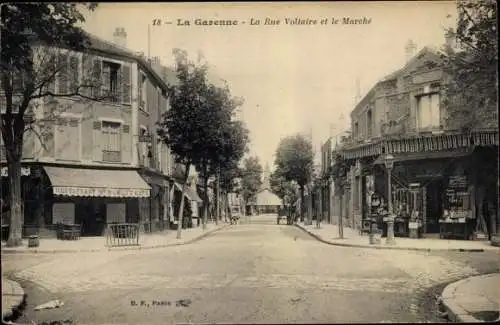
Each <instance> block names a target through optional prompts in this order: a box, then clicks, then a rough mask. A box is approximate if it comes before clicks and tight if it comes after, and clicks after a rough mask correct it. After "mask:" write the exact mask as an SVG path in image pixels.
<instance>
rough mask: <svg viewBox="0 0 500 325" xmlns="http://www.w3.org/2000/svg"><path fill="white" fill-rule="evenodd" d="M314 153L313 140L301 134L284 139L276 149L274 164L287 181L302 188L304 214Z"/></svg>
mask: <svg viewBox="0 0 500 325" xmlns="http://www.w3.org/2000/svg"><path fill="white" fill-rule="evenodd" d="M313 159H314V154H313V150H312V144H311V142H310V141H309V140H308V139H307V138H305V137H304V136H303V135H301V134H297V135H293V136H289V137H286V138H284V139H282V140H281V141H280V143H279V145H278V148H277V149H276V158H275V162H274V164H275V165H276V168H277V169H278V170H279V171H280V174H281V175H282V176H283V178H284V179H285V180H286V181H295V182H296V183H297V184H298V186H299V188H300V198H301V200H300V201H301V214H302V215H304V208H305V206H304V190H305V186H306V185H307V184H308V183H309V181H310V180H311V176H312V172H313Z"/></svg>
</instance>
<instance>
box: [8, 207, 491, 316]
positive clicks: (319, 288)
mask: <svg viewBox="0 0 500 325" xmlns="http://www.w3.org/2000/svg"><path fill="white" fill-rule="evenodd" d="M258 218H260V220H258ZM258 218H257V220H255V219H254V220H252V222H251V223H250V224H241V225H237V226H233V227H229V228H226V229H223V230H221V231H219V232H216V233H214V234H211V235H209V236H208V237H207V238H206V239H203V240H201V241H199V242H196V243H193V244H189V245H184V246H177V247H170V248H162V249H152V250H144V251H123V252H106V253H101V252H99V253H80V254H76V255H71V254H54V255H41V256H23V255H9V256H4V257H3V258H2V268H3V269H4V273H6V274H7V275H8V276H12V277H14V278H15V279H17V280H19V281H20V282H21V284H22V285H23V286H24V287H25V290H26V293H27V294H28V308H27V310H26V312H25V315H23V319H22V320H25V321H31V320H35V321H44V320H63V319H73V320H75V321H77V322H79V323H94V324H102V323H106V322H107V323H131V324H132V323H134V324H135V323H155V324H164V323H171V322H176V323H178V322H182V323H186V322H187V323H189V322H193V323H224V322H226V323H227V322H231V323H263V322H266V323H269V322H274V323H284V322H311V321H312V322H381V321H393V322H396V321H405V322H419V321H439V320H440V319H438V318H436V316H435V315H434V314H433V313H432V312H431V311H430V310H425V308H427V309H428V307H425V308H424V307H423V306H424V305H425V306H428V305H429V302H428V301H422V299H424V297H425V299H427V298H428V295H426V292H427V291H428V290H430V289H431V288H434V287H436V286H439V285H441V284H443V283H448V282H451V281H454V280H457V279H461V278H464V277H466V276H470V275H474V274H478V273H479V271H481V268H479V271H478V269H476V267H475V266H474V263H471V261H470V259H469V260H468V259H463V258H460V256H459V255H456V254H455V255H453V254H450V255H449V256H448V255H446V254H445V253H440V254H431V253H421V252H410V251H395V250H375V249H360V248H344V247H334V246H329V245H325V244H323V243H320V242H318V241H316V240H314V239H313V238H312V237H310V236H309V235H307V234H305V233H304V232H302V231H301V230H299V229H297V228H295V227H292V226H285V225H283V226H281V225H280V226H278V225H275V224H273V223H275V219H274V218H272V217H258ZM265 218H267V219H265ZM467 254H483V255H482V257H481V258H480V261H481V262H480V263H479V264H478V265H484V264H489V265H493V267H494V265H495V262H494V261H495V258H497V257H498V256H494V255H485V254H492V253H467ZM497 260H498V259H497ZM497 267H498V262H497ZM483 270H484V267H483ZM52 299H60V300H62V301H63V302H64V303H65V305H64V306H63V307H61V308H59V309H53V310H43V311H33V307H34V306H36V305H37V304H41V303H44V302H47V301H49V300H52ZM180 299H186V301H189V302H188V303H186V304H185V305H186V307H181V306H176V301H178V300H180ZM133 302H135V303H136V304H137V305H135V306H134V305H133ZM141 302H142V305H141Z"/></svg>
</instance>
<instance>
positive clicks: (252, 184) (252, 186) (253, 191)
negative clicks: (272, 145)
mask: <svg viewBox="0 0 500 325" xmlns="http://www.w3.org/2000/svg"><path fill="white" fill-rule="evenodd" d="M261 177H262V165H261V164H260V160H259V157H248V158H246V159H245V160H244V163H243V171H242V175H241V194H242V196H243V202H244V206H245V207H246V206H247V205H248V204H249V203H251V202H253V201H254V200H255V196H256V195H257V193H258V192H259V190H260V188H261V187H262V178H261Z"/></svg>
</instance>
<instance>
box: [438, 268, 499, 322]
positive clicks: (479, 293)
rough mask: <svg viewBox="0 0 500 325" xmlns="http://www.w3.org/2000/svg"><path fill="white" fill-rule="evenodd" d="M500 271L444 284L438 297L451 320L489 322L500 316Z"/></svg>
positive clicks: (496, 319)
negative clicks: (499, 291)
mask: <svg viewBox="0 0 500 325" xmlns="http://www.w3.org/2000/svg"><path fill="white" fill-rule="evenodd" d="M499 287H500V273H492V274H484V275H476V276H471V277H467V278H465V279H462V280H459V281H456V282H453V283H450V284H449V285H448V286H446V287H445V288H444V290H443V293H442V294H441V297H440V298H439V302H440V303H441V304H442V307H444V314H445V315H446V316H447V317H448V319H449V320H450V321H453V322H490V321H498V320H499V318H500V303H499V301H500V299H499V297H500V295H499V294H498V293H497V291H498V288H499Z"/></svg>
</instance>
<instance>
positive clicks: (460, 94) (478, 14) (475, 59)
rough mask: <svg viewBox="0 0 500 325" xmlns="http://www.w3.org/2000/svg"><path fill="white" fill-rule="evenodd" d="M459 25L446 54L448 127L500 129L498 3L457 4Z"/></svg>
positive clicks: (484, 0) (478, 0)
mask: <svg viewBox="0 0 500 325" xmlns="http://www.w3.org/2000/svg"><path fill="white" fill-rule="evenodd" d="M457 12H458V22H457V28H456V29H455V30H453V29H449V30H448V31H447V37H449V38H450V39H455V41H456V43H457V46H450V45H449V44H447V45H446V46H445V48H444V50H445V53H446V55H443V60H444V70H445V72H447V75H448V76H449V80H448V82H447V83H446V85H445V89H444V93H445V96H444V97H445V100H444V105H445V106H446V107H447V111H448V112H449V113H448V127H450V128H454V129H463V130H471V129H472V128H481V127H488V128H498V108H497V96H498V77H497V66H498V39H497V4H496V1H493V0H474V1H470V0H468V1H463V0H460V1H457Z"/></svg>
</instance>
